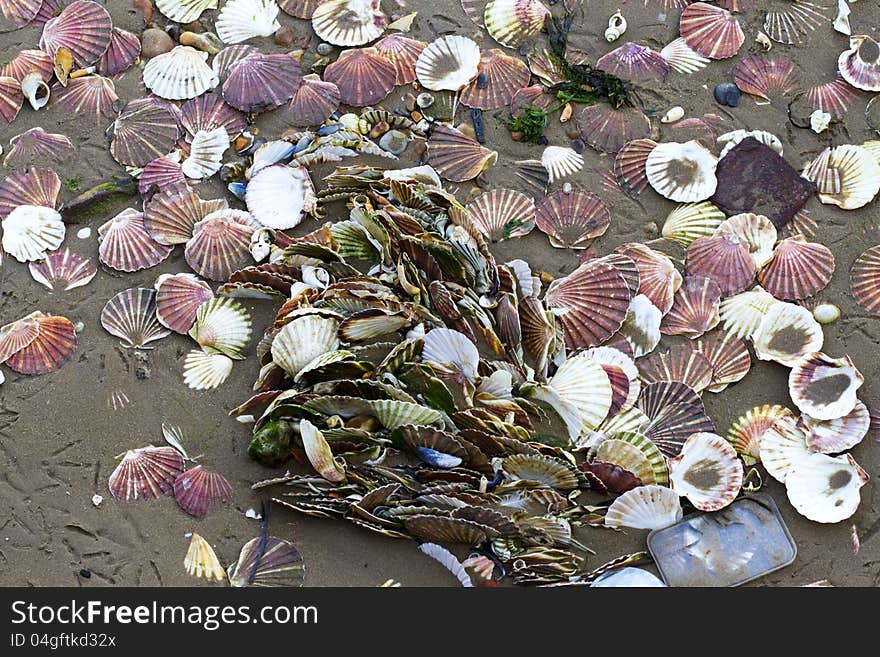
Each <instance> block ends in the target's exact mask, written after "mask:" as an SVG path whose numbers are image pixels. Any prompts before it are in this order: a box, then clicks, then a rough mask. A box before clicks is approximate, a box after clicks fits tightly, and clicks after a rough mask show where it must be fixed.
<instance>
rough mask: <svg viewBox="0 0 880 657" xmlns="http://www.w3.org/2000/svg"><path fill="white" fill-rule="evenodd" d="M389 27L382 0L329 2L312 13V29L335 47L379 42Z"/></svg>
mask: <svg viewBox="0 0 880 657" xmlns="http://www.w3.org/2000/svg"><path fill="white" fill-rule="evenodd" d="M387 24H388V18H387V17H386V16H385V14H384V13H382V9H381V7H380V6H379V0H328V1H327V2H321V3H320V4H318V6H317V7H316V8H315V10H314V11H313V12H312V29H314V30H315V34H317V35H318V36H319V37H320V38H321V39H323V40H324V41H326V42H327V43H332V44H333V45H334V46H346V47H348V46H361V45H363V44H365V43H369V42H370V41H373V40H374V39H377V38H378V37H379V36H380V35H381V34H382V31H383V30H384V28H385V26H386V25H387Z"/></svg>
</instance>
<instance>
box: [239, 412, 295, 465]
mask: <svg viewBox="0 0 880 657" xmlns="http://www.w3.org/2000/svg"><path fill="white" fill-rule="evenodd" d="M292 437H293V425H291V423H290V422H286V421H285V420H272V421H270V422H267V423H266V424H265V425H263V427H262V428H261V429H259V430H258V431H257V432H256V433H255V434H254V437H253V439H252V440H251V442H250V445H248V450H247V452H248V456H249V457H251V458H252V459H253V460H254V461H256V462H257V463H260V464H262V465H265V466H267V467H270V468H277V467H278V466H279V465H281V464H282V463H284V462H285V461H286V460H287V459H288V458H290V439H291V438H292Z"/></svg>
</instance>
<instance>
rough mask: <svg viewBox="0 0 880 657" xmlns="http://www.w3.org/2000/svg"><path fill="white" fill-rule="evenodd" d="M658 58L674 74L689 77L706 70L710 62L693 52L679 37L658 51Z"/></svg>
mask: <svg viewBox="0 0 880 657" xmlns="http://www.w3.org/2000/svg"><path fill="white" fill-rule="evenodd" d="M660 56H661V57H662V58H663V59H665V60H666V63H667V64H669V68H671V69H672V70H673V71H675V72H676V73H682V74H685V75H690V74H691V73H696V72H697V71H699V70H702V69H704V68H706V66H707V65H708V64H709V62H711V61H712V60H711V59H709V58H708V57H703V56H702V55H701V54H699V53H698V52H696V51H694V49H693V48H691V47H690V46H689V45H688V44H687V43H686V42H685V40H684V39H682V38H681V37H678V38H677V39H675V40H674V41H671V42H670V43H668V44H666V45H665V46H664V47H663V49H662V50H661V51H660Z"/></svg>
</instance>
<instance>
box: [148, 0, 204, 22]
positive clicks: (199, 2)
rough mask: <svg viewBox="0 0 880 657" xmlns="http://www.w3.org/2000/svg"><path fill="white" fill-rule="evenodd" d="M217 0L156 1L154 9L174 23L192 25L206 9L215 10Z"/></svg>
mask: <svg viewBox="0 0 880 657" xmlns="http://www.w3.org/2000/svg"><path fill="white" fill-rule="evenodd" d="M216 8H217V0H156V9H158V10H159V11H161V12H162V14H164V15H165V16H166V17H167V18H170V19H171V20H173V21H174V22H175V23H182V24H186V23H192V22H193V21H194V20H197V19H198V18H199V16H201V15H202V12H203V11H205V10H206V9H216Z"/></svg>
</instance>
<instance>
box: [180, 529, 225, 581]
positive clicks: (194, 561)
mask: <svg viewBox="0 0 880 657" xmlns="http://www.w3.org/2000/svg"><path fill="white" fill-rule="evenodd" d="M183 567H184V568H185V569H186V574H187V575H191V576H192V577H198V578H200V579H205V580H207V581H209V582H210V581H212V580H213V581H217V582H222V581H223V580H225V579H226V571H225V570H223V566H221V565H220V560H219V559H218V558H217V554H216V553H215V552H214V548H212V547H211V544H210V543H208V541H206V540H205V539H204V538H202V537H201V536H199V535H198V534H196V533H193V535H192V539H191V540H190V542H189V549H188V550H187V551H186V557H185V558H184V560H183Z"/></svg>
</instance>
